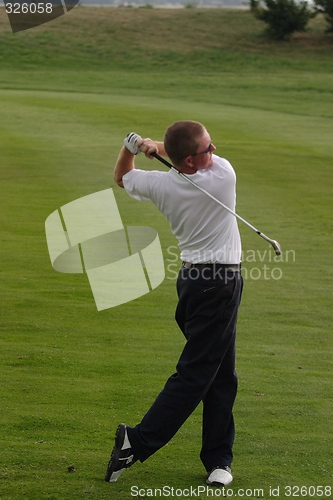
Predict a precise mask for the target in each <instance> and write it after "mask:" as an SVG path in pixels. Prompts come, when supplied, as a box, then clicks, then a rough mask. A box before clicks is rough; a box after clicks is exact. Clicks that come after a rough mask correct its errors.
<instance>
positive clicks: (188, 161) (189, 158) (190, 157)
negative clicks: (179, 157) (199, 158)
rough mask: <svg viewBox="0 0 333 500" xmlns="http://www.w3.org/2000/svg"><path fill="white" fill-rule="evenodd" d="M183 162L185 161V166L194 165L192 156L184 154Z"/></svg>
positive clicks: (191, 166)
mask: <svg viewBox="0 0 333 500" xmlns="http://www.w3.org/2000/svg"><path fill="white" fill-rule="evenodd" d="M183 162H184V163H185V165H186V166H187V167H190V168H193V167H194V165H193V160H192V156H186V158H184V159H183Z"/></svg>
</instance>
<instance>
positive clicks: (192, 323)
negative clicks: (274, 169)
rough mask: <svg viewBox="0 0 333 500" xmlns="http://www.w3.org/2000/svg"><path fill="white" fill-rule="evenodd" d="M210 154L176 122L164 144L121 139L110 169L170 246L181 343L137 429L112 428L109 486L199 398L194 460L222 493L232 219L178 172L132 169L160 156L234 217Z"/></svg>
mask: <svg viewBox="0 0 333 500" xmlns="http://www.w3.org/2000/svg"><path fill="white" fill-rule="evenodd" d="M215 149H216V148H215V146H214V145H213V143H212V139H211V137H210V135H209V133H208V131H207V130H206V128H205V127H204V126H203V125H202V124H200V123H198V122H194V121H188V120H187V121H179V122H175V123H173V124H172V125H171V126H170V127H168V129H167V130H166V133H165V136H164V142H156V141H153V140H151V139H142V138H141V137H140V136H138V135H137V134H134V133H132V134H129V135H128V136H127V138H126V139H125V141H124V146H123V147H122V149H121V151H120V154H119V157H118V160H117V163H116V168H115V172H114V178H115V181H116V183H117V184H118V185H119V186H120V187H124V188H125V189H126V191H127V193H128V194H129V195H130V196H131V197H133V198H135V199H136V200H140V201H149V200H151V201H152V202H153V203H154V204H155V205H156V206H157V207H158V209H159V210H160V211H161V212H162V213H163V214H164V215H165V216H166V218H167V219H168V221H169V223H170V226H171V230H172V232H173V234H174V235H175V236H176V237H177V239H178V241H179V248H180V252H181V254H180V256H181V260H182V266H181V269H180V271H179V276H178V280H177V293H178V298H179V301H178V305H177V309H176V321H177V323H178V325H179V327H180V329H181V330H182V332H183V334H184V335H185V338H186V344H185V347H184V349H183V352H182V353H181V355H180V358H179V361H178V364H177V367H176V373H174V374H173V375H172V376H171V377H170V378H169V379H168V380H167V382H166V384H165V386H164V388H163V389H162V391H161V392H160V394H159V395H158V397H157V398H156V400H155V402H154V403H153V405H152V406H151V408H150V409H149V410H148V412H147V413H146V415H145V416H144V417H143V419H142V420H141V422H140V423H139V424H138V425H136V426H135V427H128V426H126V425H125V424H120V425H119V427H118V429H117V432H116V439H115V446H114V449H113V451H112V454H111V458H110V462H109V464H108V468H107V472H106V476H105V480H106V481H110V482H114V481H116V480H117V479H118V477H119V476H120V474H121V473H122V472H123V471H124V470H125V469H126V468H128V467H130V466H131V465H132V464H133V463H134V462H136V461H137V460H140V461H141V462H143V461H144V460H146V459H147V458H148V457H150V456H151V455H152V454H153V453H155V452H156V451H157V450H158V449H159V448H161V447H162V446H164V445H165V444H166V443H167V442H168V441H169V440H170V439H171V438H172V437H173V436H174V435H175V434H176V432H177V431H178V429H179V428H180V427H181V426H182V424H183V423H184V422H185V420H186V419H187V418H188V417H189V416H190V415H191V413H192V412H193V411H194V410H195V408H196V407H197V406H198V405H199V403H200V402H201V401H202V403H203V423H202V447H201V452H200V458H201V461H202V463H203V465H204V467H205V469H206V471H207V474H208V478H207V481H206V482H207V484H208V485H214V486H227V485H228V484H230V483H231V481H232V479H233V477H232V474H231V468H230V467H231V462H232V458H233V453H232V447H233V442H234V434H235V430H234V420H233V414H232V409H233V404H234V400H235V397H236V392H237V375H236V372H235V339H236V322H237V312H238V306H239V304H240V300H241V294H242V285H243V280H242V277H241V272H240V269H241V265H240V258H241V241H240V236H239V231H238V226H237V222H236V218H235V217H234V216H233V215H232V214H230V213H229V212H227V211H226V210H224V209H223V208H222V207H221V206H220V205H218V204H217V203H214V201H212V200H211V199H210V198H208V197H207V196H206V195H205V194H204V193H202V192H200V191H199V190H198V189H196V188H195V187H194V186H192V185H190V184H189V183H188V182H187V181H186V179H184V178H182V176H180V175H178V174H177V172H175V171H173V170H170V171H168V172H159V171H143V170H138V169H136V168H135V163H134V160H135V155H136V154H137V153H138V152H140V151H142V152H143V153H145V155H146V156H147V157H148V158H152V153H154V152H157V153H159V154H160V155H162V156H168V157H169V158H170V159H171V161H172V163H173V165H174V166H175V167H176V168H177V169H178V170H179V171H180V172H182V173H184V174H186V175H187V176H191V179H193V181H195V183H196V184H197V185H199V186H201V187H202V188H204V189H205V190H206V191H208V192H210V193H212V194H213V195H214V196H215V197H216V198H217V199H218V200H220V201H221V202H223V203H224V204H225V205H227V206H228V207H230V208H231V209H232V210H235V201H236V193H235V185H236V176H235V172H234V170H233V168H232V166H231V165H230V163H229V162H228V161H227V160H225V159H224V158H220V157H219V156H216V155H215V154H213V153H214V151H215ZM179 459H180V460H181V457H179Z"/></svg>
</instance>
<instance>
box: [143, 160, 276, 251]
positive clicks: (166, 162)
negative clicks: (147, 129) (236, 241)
mask: <svg viewBox="0 0 333 500" xmlns="http://www.w3.org/2000/svg"><path fill="white" fill-rule="evenodd" d="M152 155H153V156H154V157H155V158H156V159H157V160H159V161H160V162H162V163H164V165H166V166H167V167H169V168H170V169H172V170H174V171H175V172H176V173H177V174H178V175H180V176H181V177H184V179H186V180H187V182H189V183H190V184H192V186H194V187H196V188H197V189H199V191H201V192H202V193H204V194H205V195H207V196H208V197H209V198H211V199H212V200H213V201H215V202H216V203H218V204H219V205H220V206H221V207H223V208H224V209H225V210H227V211H228V212H230V213H231V214H232V215H234V216H235V217H236V218H237V219H239V220H240V221H241V222H243V224H245V225H246V226H247V227H249V228H250V229H252V230H253V231H255V232H256V233H257V234H258V235H259V236H261V237H262V238H263V239H264V240H266V241H268V243H270V244H271V245H272V246H273V248H274V251H275V253H276V255H280V254H281V248H280V245H279V243H278V242H277V241H276V240H272V239H271V238H269V237H268V236H266V235H265V234H264V233H262V232H261V231H259V229H257V228H256V227H254V226H252V224H250V223H249V222H247V221H246V220H245V219H243V217H241V216H240V215H238V214H237V213H236V212H234V211H233V210H231V208H229V207H227V206H226V205H224V203H222V202H221V201H220V200H218V199H217V198H215V196H213V195H212V194H210V193H209V192H208V191H206V190H205V189H203V188H202V187H200V186H198V185H197V184H196V183H195V182H194V181H192V179H190V178H189V177H187V175H185V174H183V173H182V172H180V171H179V170H178V169H177V168H175V167H174V166H173V165H172V164H171V163H169V162H168V161H167V160H165V159H164V158H163V157H162V156H160V155H159V154H157V153H153V154H152Z"/></svg>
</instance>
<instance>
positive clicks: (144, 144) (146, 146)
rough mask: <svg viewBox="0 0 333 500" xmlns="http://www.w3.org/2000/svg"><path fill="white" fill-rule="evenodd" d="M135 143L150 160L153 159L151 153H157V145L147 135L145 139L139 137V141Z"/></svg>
mask: <svg viewBox="0 0 333 500" xmlns="http://www.w3.org/2000/svg"><path fill="white" fill-rule="evenodd" d="M136 145H137V146H138V147H139V148H140V150H141V151H142V153H144V154H145V155H146V156H147V158H150V159H151V160H153V159H154V157H153V156H152V154H153V153H158V147H157V144H156V142H155V141H153V140H152V139H149V137H147V138H146V139H141V141H138V142H137V143H136Z"/></svg>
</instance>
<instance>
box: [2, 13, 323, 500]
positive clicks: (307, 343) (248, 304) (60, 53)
mask: <svg viewBox="0 0 333 500" xmlns="http://www.w3.org/2000/svg"><path fill="white" fill-rule="evenodd" d="M263 27H264V26H263V25H262V24H261V23H260V22H258V21H256V20H254V19H253V18H252V16H251V15H250V13H249V12H247V11H229V10H215V9H207V10H199V9H184V10H179V9H177V10H165V9H163V10H162V9H161V10H154V9H99V8H76V9H74V10H73V11H72V12H71V13H69V14H68V15H66V16H64V17H63V18H59V19H58V20H56V21H54V22H52V23H50V24H47V25H44V26H42V27H39V28H35V29H33V30H28V31H26V32H22V33H17V34H15V35H13V34H12V33H11V31H10V28H9V24H8V20H7V19H6V17H5V12H4V9H0V64H1V65H0V168H1V211H0V218H1V292H2V295H1V296H2V299H1V302H2V304H1V305H2V307H1V310H2V313H1V348H0V366H1V369H0V380H1V389H0V391H1V392H0V425H1V427H0V429H1V430H0V448H1V455H0V456H1V458H0V497H1V499H6V500H7V499H8V500H9V499H10V500H13V499H15V500H16V499H23V498H24V499H29V500H41V499H43V500H44V499H45V500H46V499H48V500H51V499H52V500H74V499H77V500H79V499H85V498H91V499H94V500H102V499H109V498H114V499H117V500H127V499H130V498H135V496H136V497H139V492H140V498H151V497H152V496H154V494H155V493H156V495H155V496H156V497H157V498H158V496H159V492H158V491H156V492H155V491H154V490H155V489H162V488H163V487H165V489H164V490H160V492H161V493H163V491H164V493H165V494H166V495H165V496H167V494H168V493H169V495H168V496H169V497H171V498H172V492H173V497H174V498H176V497H178V498H186V497H187V498H188V497H189V495H186V494H187V493H188V492H189V490H190V488H191V487H193V488H194V489H195V488H197V487H198V486H201V487H203V486H204V484H205V483H204V481H205V471H204V470H203V467H202V464H201V462H200V461H199V457H198V455H199V451H200V440H201V407H199V408H198V409H197V410H196V411H195V413H194V414H193V415H192V416H191V417H190V419H189V420H188V421H187V422H186V423H185V425H184V426H183V428H182V429H181V430H180V431H179V433H178V434H177V435H176V436H175V438H174V439H173V440H172V441H171V442H170V443H169V444H168V445H167V446H166V447H165V448H164V449H162V450H160V451H159V452H158V453H156V455H154V456H153V457H152V458H150V459H149V460H148V461H147V462H145V463H144V464H136V465H135V466H134V467H133V468H131V469H130V470H129V471H128V472H126V474H124V475H123V476H122V478H121V479H120V480H119V482H118V483H115V484H107V483H105V482H104V474H105V469H106V465H107V462H108V459H109V453H110V451H111V448H112V446H113V437H114V432H115V429H116V427H117V425H118V423H120V422H125V423H127V424H129V425H135V424H136V423H137V422H138V421H139V420H140V419H141V417H142V416H143V414H144V413H145V412H146V410H147V409H148V408H149V405H150V404H151V403H152V402H153V400H154V398H155V397H156V395H157V394H158V392H159V391H160V389H161V388H162V387H163V384H164V382H165V380H166V378H167V377H168V376H169V375H171V374H172V373H173V371H174V367H175V364H176V362H177V359H178V356H179V353H180V351H181V349H182V346H183V345H184V340H183V338H182V336H181V334H180V332H179V331H178V329H177V326H176V324H175V322H174V319H173V315H174V309H175V305H176V300H177V298H176V292H175V274H176V270H177V268H178V262H175V257H174V254H175V246H176V241H175V239H174V238H173V237H172V235H171V234H170V230H169V227H168V224H167V222H166V221H165V220H164V218H163V217H162V216H161V215H160V214H159V213H158V211H157V209H155V207H154V206H153V205H152V204H149V203H139V202H136V201H134V200H132V199H130V198H129V197H128V196H127V195H126V193H125V192H124V191H123V190H121V189H119V188H118V187H117V186H116V185H115V184H114V182H113V179H112V170H113V165H114V162H115V160H116V157H117V154H118V151H119V149H120V147H121V145H122V141H123V138H124V136H125V135H126V134H127V133H128V132H130V131H132V130H135V131H136V132H138V133H140V134H141V135H143V136H149V137H152V138H156V139H162V138H163V133H164V130H165V128H166V127H167V125H169V123H171V122H173V121H175V120H178V119H194V120H199V121H202V122H204V123H205V124H206V126H207V128H208V130H209V132H210V133H211V135H212V138H213V142H214V144H215V145H216V146H217V153H218V154H220V155H221V156H224V157H226V158H228V159H229V161H230V162H231V163H232V164H233V166H234V168H235V170H236V172H237V179H238V189H237V192H238V198H237V200H238V203H237V211H238V213H239V214H240V215H242V216H243V217H244V218H245V219H247V220H249V221H250V222H251V223H252V224H254V225H255V226H256V227H258V228H259V229H260V230H261V231H263V232H264V233H266V234H267V235H268V236H270V237H271V238H274V239H277V240H278V241H279V242H280V244H281V246H282V250H283V252H282V256H281V257H280V258H275V257H274V253H273V251H272V250H271V247H270V246H269V245H268V243H266V242H265V241H264V240H262V239H261V238H259V237H258V236H257V235H256V234H255V233H254V232H252V231H250V230H249V229H248V228H247V227H245V226H243V225H241V224H240V230H241V234H242V240H243V250H244V278H245V289H244V296H243V302H242V306H241V309H240V317H239V324H238V362H237V368H238V374H239V394H238V398H237V402H236V406H235V418H236V430H237V436H236V441H235V448H234V452H235V460H234V464H233V472H234V483H233V484H232V491H231V490H230V491H229V496H231V494H232V492H233V494H234V496H235V497H236V495H237V496H241V492H243V497H245V492H247V494H246V497H247V498H263V497H264V498H269V496H270V491H271V490H270V488H274V489H275V492H276V491H277V490H276V488H278V487H279V488H280V491H279V495H280V497H282V498H284V497H287V496H288V493H291V494H292V493H296V495H294V496H299V497H302V498H330V497H331V492H332V489H329V488H332V487H333V481H332V449H333V442H332V410H333V405H332V383H333V377H332V320H333V314H332V277H333V273H332V243H333V241H332V230H333V223H332V195H333V59H332V49H333V39H332V36H328V35H323V29H324V22H323V20H322V19H319V18H318V19H315V20H314V21H312V24H311V26H310V30H309V32H308V33H305V34H302V35H297V36H296V37H294V38H293V39H292V41H291V42H290V43H282V44H281V43H280V44H276V43H273V42H268V41H267V40H265V38H264V37H263V36H262V30H263ZM137 164H138V165H139V166H141V167H143V168H157V169H163V168H164V167H163V166H162V165H161V164H159V163H157V162H156V161H153V162H150V161H149V160H146V159H145V158H142V157H138V160H137ZM108 187H112V188H114V193H115V196H116V200H117V203H118V207H119V210H120V213H121V217H122V220H123V223H124V225H126V226H127V225H129V226H131V225H133V226H135V225H138V226H151V227H154V228H155V229H157V231H158V233H159V236H160V240H161V244H162V247H163V253H164V260H165V269H166V278H165V280H164V282H163V283H162V285H160V286H159V287H158V288H157V289H156V290H154V291H153V292H151V293H150V294H147V295H145V296H143V297H141V298H139V299H136V300H134V301H132V302H130V303H127V304H123V305H121V306H118V307H115V308H112V309H108V310H105V311H102V312H98V311H97V309H96V306H95V303H94V300H93V296H92V292H91V289H90V286H89V283H88V280H87V277H86V276H85V275H79V274H77V275H74V274H61V273H57V272H56V271H54V270H53V269H52V266H51V263H50V259H49V255H48V250H47V245H46V237H45V230H44V223H45V220H46V218H47V217H48V216H49V214H51V213H52V212H53V211H54V210H56V209H58V208H59V207H60V206H62V205H65V204H66V203H69V202H71V201H73V200H75V199H77V198H80V197H83V196H86V195H88V194H91V193H94V192H97V191H100V190H103V189H106V188H108ZM110 286H112V284H111V285H110ZM288 486H291V487H295V488H294V489H293V490H291V492H290V490H289V489H288V488H287V487H288ZM297 487H299V488H301V487H303V490H300V489H299V490H297ZM318 487H322V489H320V488H318ZM172 488H174V490H172ZM194 491H196V492H197V493H198V491H197V490H194ZM321 492H322V494H321ZM136 493H137V494H136ZM135 494H136V495H135ZM291 494H290V495H289V496H292V495H291ZM213 495H214V496H215V497H216V493H215V494H214V492H212V491H211V490H210V491H205V492H201V493H200V495H199V497H200V498H202V499H206V498H213ZM160 496H161V495H160ZM192 496H193V498H194V493H193V495H192Z"/></svg>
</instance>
